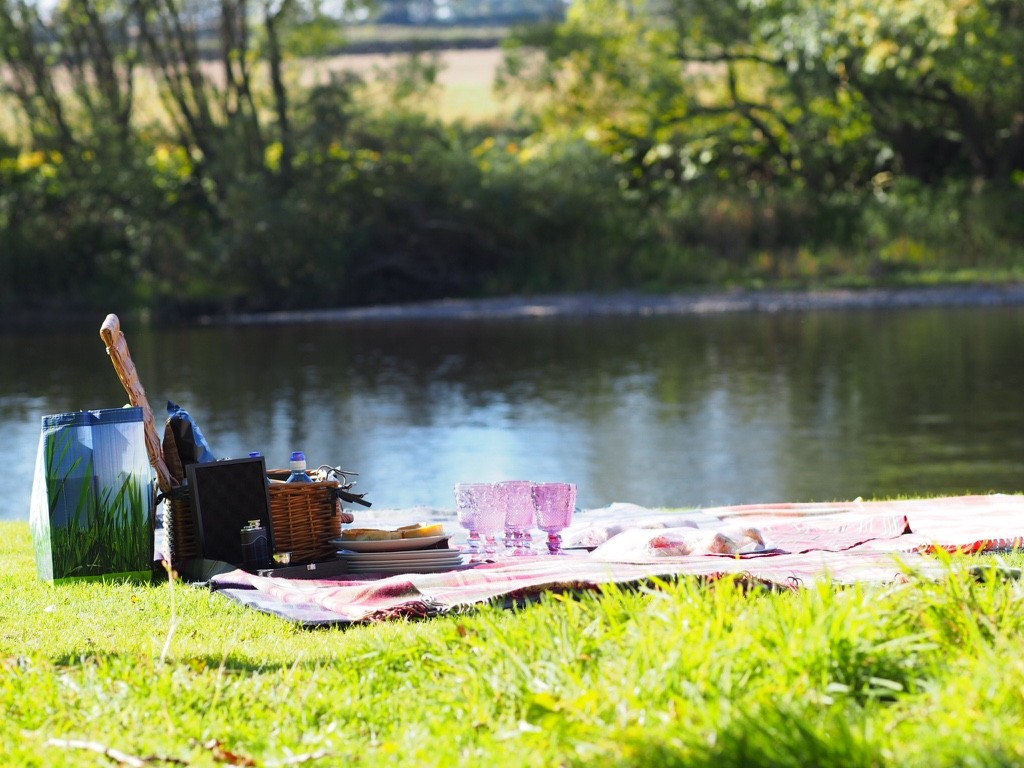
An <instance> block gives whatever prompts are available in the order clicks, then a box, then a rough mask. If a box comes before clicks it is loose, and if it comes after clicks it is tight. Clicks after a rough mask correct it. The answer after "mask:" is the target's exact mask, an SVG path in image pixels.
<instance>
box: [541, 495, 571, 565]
mask: <svg viewBox="0 0 1024 768" xmlns="http://www.w3.org/2000/svg"><path fill="white" fill-rule="evenodd" d="M532 490H533V503H534V505H535V506H536V508H537V527H538V528H540V529H541V530H542V531H544V532H545V533H546V534H547V535H548V554H550V555H564V554H565V552H564V551H563V550H562V531H564V530H565V529H566V528H568V527H569V526H570V525H572V513H573V510H574V509H575V508H576V486H575V484H573V483H534V485H533V489H532Z"/></svg>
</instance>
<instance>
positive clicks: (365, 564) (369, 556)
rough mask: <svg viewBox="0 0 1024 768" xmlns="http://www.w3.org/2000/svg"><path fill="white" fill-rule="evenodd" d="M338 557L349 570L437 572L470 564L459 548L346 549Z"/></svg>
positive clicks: (357, 571)
mask: <svg viewBox="0 0 1024 768" xmlns="http://www.w3.org/2000/svg"><path fill="white" fill-rule="evenodd" d="M338 557H339V558H340V559H341V560H342V561H343V562H344V563H345V570H346V571H348V572H349V573H437V572H439V571H450V570H453V569H455V568H460V567H461V566H463V565H465V564H466V561H465V558H464V557H463V556H462V553H460V552H459V551H458V550H457V549H420V550H415V551H412V552H345V551H344V550H342V551H341V552H339V553H338Z"/></svg>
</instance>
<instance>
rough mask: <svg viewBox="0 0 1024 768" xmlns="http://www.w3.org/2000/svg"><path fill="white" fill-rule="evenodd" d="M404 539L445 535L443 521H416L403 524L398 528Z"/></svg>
mask: <svg viewBox="0 0 1024 768" xmlns="http://www.w3.org/2000/svg"><path fill="white" fill-rule="evenodd" d="M398 532H399V533H401V534H402V538H403V539H419V538H426V537H427V536H444V525H442V524H441V523H415V524H414V525H403V526H402V527H401V528H399V529H398Z"/></svg>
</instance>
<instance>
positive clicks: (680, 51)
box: [509, 0, 1024, 193]
mask: <svg viewBox="0 0 1024 768" xmlns="http://www.w3.org/2000/svg"><path fill="white" fill-rule="evenodd" d="M518 43H519V48H518V50H513V53H512V55H511V57H510V59H509V75H510V79H511V81H512V82H516V81H517V80H518V81H519V82H525V83H527V84H528V86H527V90H529V91H532V92H534V93H536V92H538V90H540V89H542V90H543V92H544V93H545V103H546V110H547V111H546V120H545V122H544V127H545V129H546V130H549V131H550V130H559V126H571V127H572V128H573V130H575V131H577V132H578V133H579V134H580V135H585V136H589V137H591V138H592V140H595V141H597V142H599V143H601V144H603V145H604V146H606V148H607V150H608V151H609V152H610V153H612V154H614V155H615V156H617V157H620V158H622V160H623V162H624V167H625V168H627V169H628V177H629V181H630V183H631V184H644V183H646V182H650V183H656V184H664V183H665V179H666V178H669V179H672V180H674V181H675V182H677V183H678V182H679V181H680V180H687V179H695V178H700V177H705V178H709V177H710V178H719V179H732V180H733V181H734V182H737V183H741V184H742V183H746V182H749V181H760V182H765V181H771V182H772V183H774V184H779V183H783V184H798V185H801V186H804V187H806V188H808V189H810V190H812V191H817V192H819V193H826V192H829V191H836V190H847V191H854V190H861V191H864V190H870V189H871V188H872V187H873V186H874V185H877V184H879V183H880V180H881V179H885V178H891V177H893V176H898V175H906V176H910V177H912V178H916V179H920V180H922V181H936V180H939V179H943V178H959V177H963V176H967V175H970V176H973V177H974V178H975V179H976V180H977V181H978V182H979V184H984V183H997V184H1005V183H1008V182H1010V181H1011V180H1012V179H1013V178H1015V176H1014V174H1019V173H1020V172H1021V171H1022V169H1024V66H1021V55H1022V54H1021V52H1022V51H1024V0H979V1H978V2H971V3H962V2H953V1H952V0H847V1H846V2H843V3H830V2H825V1H824V0H737V2H733V3H722V2H718V0H649V1H648V2H643V1H642V0H577V2H576V3H574V4H573V5H572V7H571V9H570V12H569V15H568V18H567V20H566V22H565V23H564V24H562V25H559V26H557V27H554V28H552V29H549V30H546V31H543V32H538V31H536V30H533V31H530V32H528V33H526V34H523V35H521V36H520V37H519V39H518ZM530 49H539V50H540V51H541V52H542V55H541V56H540V57H539V58H538V57H533V58H531V57H530V56H529V55H527V54H528V51H529V50H530Z"/></svg>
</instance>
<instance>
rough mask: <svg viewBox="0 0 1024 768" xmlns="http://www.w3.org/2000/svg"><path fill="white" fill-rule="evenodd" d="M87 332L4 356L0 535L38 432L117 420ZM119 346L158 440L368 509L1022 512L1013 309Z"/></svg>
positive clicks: (552, 321) (138, 339)
mask: <svg viewBox="0 0 1024 768" xmlns="http://www.w3.org/2000/svg"><path fill="white" fill-rule="evenodd" d="M101 321H102V318H97V322H96V327H95V328H88V329H82V330H81V331H75V332H67V331H52V332H39V333H34V334H30V335H28V336H25V335H18V336H13V335H0V361H3V362H2V368H0V466H3V467H4V468H5V470H6V478H5V482H4V483H3V486H2V489H0V519H15V520H22V519H27V517H28V502H29V495H30V492H31V485H32V471H33V465H34V460H35V453H36V446H37V443H38V437H39V426H40V419H41V417H42V416H43V415H44V414H51V413H60V412H64V411H72V410H85V409H95V408H107V407H118V406H120V405H123V404H124V402H125V401H126V396H125V393H124V390H123V389H122V388H121V385H120V383H119V381H118V379H117V376H116V374H115V372H114V370H113V367H112V366H111V364H110V362H109V360H108V358H107V356H106V354H105V352H104V348H103V344H102V342H101V341H100V339H99V335H98V330H99V325H100V322H101ZM125 333H126V335H127V337H128V342H129V345H130V347H131V350H132V354H133V357H134V359H135V362H136V365H137V367H138V370H139V373H140V376H141V378H142V381H143V384H144V385H145V387H146V390H147V393H148V395H149V399H150V402H151V404H152V405H153V407H154V411H155V413H156V415H157V421H158V424H160V425H161V429H162V423H163V419H164V417H165V411H164V407H165V404H166V401H167V400H168V399H170V400H174V401H176V402H177V403H179V404H180V405H182V406H183V407H184V408H186V409H187V410H188V411H189V412H190V413H191V414H192V416H193V417H194V418H195V419H196V421H197V422H198V423H199V425H200V427H201V429H202V431H203V432H204V433H205V435H206V437H207V439H208V441H209V443H210V445H211V447H212V449H213V451H214V453H215V454H216V455H217V456H218V457H238V456H245V455H246V454H247V453H248V452H249V451H252V450H259V451H262V452H263V453H264V455H265V456H266V457H267V462H268V465H269V466H271V467H284V466H286V465H287V460H288V455H289V452H290V451H292V450H295V449H302V450H304V451H305V452H306V454H307V456H308V457H309V460H310V463H311V464H314V465H316V464H321V463H326V464H332V465H341V466H343V467H344V468H345V469H348V470H353V471H356V472H358V473H359V475H358V477H357V485H356V488H355V490H356V491H358V492H363V493H366V498H367V499H368V500H369V501H371V502H373V504H374V510H375V511H379V510H382V509H383V510H391V509H401V510H409V509H410V508H419V507H429V508H433V509H437V510H446V509H451V508H453V507H454V502H453V499H452V485H453V484H454V483H455V482H457V481H469V480H499V479H506V478H526V479H533V480H569V481H574V482H576V483H577V485H578V487H579V506H580V507H583V508H596V507H602V506H606V505H609V504H612V503H614V502H633V503H637V504H641V505H644V506H652V507H660V506H670V507H678V506H712V505H719V504H735V503H753V502H768V501H820V500H834V499H851V498H856V497H858V496H860V497H863V498H865V499H867V498H872V497H891V496H897V495H920V494H928V495H930V494H959V493H966V492H990V491H1005V492H1017V491H1020V490H1024V308H1021V307H998V308H977V307H975V308H969V307H968V308H964V307H962V308H916V309H899V310H884V309H870V310H836V309H832V310H828V311H782V312H771V313H764V312H725V313H712V314H703V315H681V316H663V317H642V316H628V317H627V316H587V317H571V316H570V317H561V316H555V317H543V316H541V317H527V318H501V319H490V320H489V319H486V318H474V319H470V320H465V319H463V320H459V319H443V318H440V319H423V318H420V319H412V320H387V321H366V322H343V323H331V322H308V323H300V324H287V325H285V324H280V325H241V326H235V327H195V328H188V329H175V330H150V329H147V328H145V327H140V328H135V329H133V328H129V327H126V328H125ZM354 511H355V512H356V514H357V515H358V514H359V508H356V510H354Z"/></svg>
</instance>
